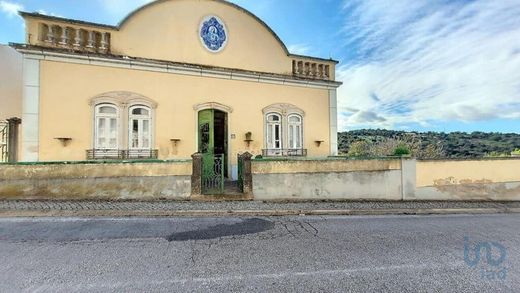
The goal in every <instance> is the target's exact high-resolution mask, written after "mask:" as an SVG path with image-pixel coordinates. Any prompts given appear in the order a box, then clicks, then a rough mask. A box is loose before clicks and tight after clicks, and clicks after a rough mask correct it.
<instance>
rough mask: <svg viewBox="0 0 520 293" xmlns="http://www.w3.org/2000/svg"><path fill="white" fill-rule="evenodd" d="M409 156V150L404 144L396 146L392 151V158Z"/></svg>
mask: <svg viewBox="0 0 520 293" xmlns="http://www.w3.org/2000/svg"><path fill="white" fill-rule="evenodd" d="M407 155H410V149H409V148H408V146H407V145H405V144H400V145H398V146H397V147H396V148H395V150H394V156H400V157H401V156H407Z"/></svg>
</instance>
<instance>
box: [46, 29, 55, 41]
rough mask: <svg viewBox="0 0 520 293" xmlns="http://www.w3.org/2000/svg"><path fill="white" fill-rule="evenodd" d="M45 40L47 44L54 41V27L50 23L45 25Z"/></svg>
mask: <svg viewBox="0 0 520 293" xmlns="http://www.w3.org/2000/svg"><path fill="white" fill-rule="evenodd" d="M45 42H46V43H48V44H53V43H54V28H53V27H52V25H48V26H47V38H46V39H45Z"/></svg>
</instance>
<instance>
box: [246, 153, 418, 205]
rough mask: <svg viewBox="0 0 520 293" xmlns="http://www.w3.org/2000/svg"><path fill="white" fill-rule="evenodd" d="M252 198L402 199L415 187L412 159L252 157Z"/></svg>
mask: <svg viewBox="0 0 520 293" xmlns="http://www.w3.org/2000/svg"><path fill="white" fill-rule="evenodd" d="M252 177H253V194H254V197H255V199H256V200H349V199H351V200H354V199H379V200H402V199H403V198H405V197H411V196H413V193H414V191H415V160H413V159H384V160H381V159H379V160H345V159H338V160H330V159H329V160H254V161H252Z"/></svg>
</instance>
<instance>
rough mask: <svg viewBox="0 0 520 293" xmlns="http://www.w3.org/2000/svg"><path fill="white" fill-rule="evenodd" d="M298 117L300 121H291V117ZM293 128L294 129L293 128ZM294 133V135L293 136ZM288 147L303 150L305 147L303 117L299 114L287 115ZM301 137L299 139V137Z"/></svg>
mask: <svg viewBox="0 0 520 293" xmlns="http://www.w3.org/2000/svg"><path fill="white" fill-rule="evenodd" d="M292 117H296V118H298V119H299V122H291V118H292ZM291 128H292V129H291ZM291 135H292V137H291ZM287 138H288V139H287V149H289V150H302V149H303V117H302V116H300V115H298V114H289V116H287ZM298 138H299V139H298Z"/></svg>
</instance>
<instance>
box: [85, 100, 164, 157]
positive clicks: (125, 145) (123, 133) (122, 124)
mask: <svg viewBox="0 0 520 293" xmlns="http://www.w3.org/2000/svg"><path fill="white" fill-rule="evenodd" d="M101 104H110V105H113V106H115V107H116V108H117V110H118V113H119V117H118V141H119V148H120V149H129V147H130V140H129V131H128V127H129V125H130V124H129V123H130V121H129V117H130V113H129V111H130V108H131V107H134V106H145V107H147V108H149V109H150V111H151V113H150V114H151V124H150V127H151V143H150V147H151V149H153V148H154V146H155V129H156V127H155V111H156V109H157V107H158V104H157V102H155V101H154V100H152V99H150V98H148V97H145V96H143V95H140V94H137V93H134V92H128V91H113V92H106V93H102V94H99V95H97V96H95V97H93V98H91V99H90V101H89V105H90V107H91V109H92V115H91V116H92V117H93V118H92V121H95V117H96V107H97V106H98V105H101ZM92 125H93V128H92V138H95V122H94V123H93V124H92ZM95 147H96V144H95V141H94V139H92V148H95Z"/></svg>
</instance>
